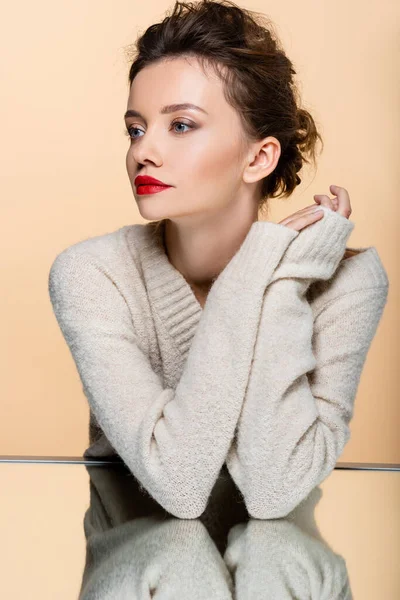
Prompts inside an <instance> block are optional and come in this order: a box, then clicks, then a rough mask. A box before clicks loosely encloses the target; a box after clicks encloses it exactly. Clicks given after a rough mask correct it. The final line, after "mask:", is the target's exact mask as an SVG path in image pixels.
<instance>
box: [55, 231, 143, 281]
mask: <svg viewBox="0 0 400 600" xmlns="http://www.w3.org/2000/svg"><path fill="white" fill-rule="evenodd" d="M144 227H145V226H144V225H141V224H133V225H124V226H123V227H120V228H118V229H116V230H115V231H111V232H108V233H105V234H102V235H97V236H91V237H88V238H85V239H83V240H80V241H78V242H75V243H74V244H71V245H70V246H68V247H67V248H65V249H64V250H62V251H61V252H59V253H58V254H57V255H56V256H55V258H54V259H53V262H52V264H51V266H50V272H49V277H50V278H52V277H54V276H55V275H56V274H62V273H63V272H65V271H69V270H71V268H74V267H76V268H81V269H85V268H86V269H90V268H91V265H93V266H97V267H100V268H103V269H104V271H105V274H106V273H107V272H108V271H109V272H114V273H121V274H122V273H123V272H124V271H125V270H126V269H129V268H130V267H131V268H132V266H133V265H135V263H137V262H138V252H139V248H140V239H141V238H142V237H143V235H144V232H143V230H144Z"/></svg>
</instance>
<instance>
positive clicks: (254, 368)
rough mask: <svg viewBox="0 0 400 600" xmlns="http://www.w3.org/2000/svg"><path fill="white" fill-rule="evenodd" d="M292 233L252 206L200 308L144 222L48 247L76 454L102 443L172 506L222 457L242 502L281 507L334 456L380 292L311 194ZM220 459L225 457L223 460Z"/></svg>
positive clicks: (345, 230)
mask: <svg viewBox="0 0 400 600" xmlns="http://www.w3.org/2000/svg"><path fill="white" fill-rule="evenodd" d="M323 210H324V217H323V218H322V219H321V220H319V221H317V222H316V223H314V224H312V225H310V226H308V227H307V228H305V229H303V230H302V231H300V232H297V231H294V230H292V229H290V228H288V227H286V226H283V225H280V224H276V223H271V222H263V221H257V222H255V223H253V224H252V226H251V228H250V230H249V232H248V234H247V237H246V238H245V240H244V241H243V243H242V245H241V247H240V248H239V250H238V251H237V252H236V254H235V255H234V256H233V258H232V259H231V261H230V262H229V263H228V264H227V265H226V267H225V269H224V270H223V271H222V273H221V274H220V275H219V277H218V278H217V279H216V281H215V283H214V284H213V286H212V288H211V290H210V292H209V294H208V297H207V301H206V304H205V306H204V309H202V307H201V306H200V304H199V302H198V301H197V299H196V297H195V296H194V294H193V292H192V290H191V288H190V286H189V284H188V283H187V281H186V280H185V279H184V277H183V276H182V275H181V274H180V273H179V272H178V271H177V270H176V269H175V268H174V267H173V266H172V264H171V263H170V262H169V260H168V257H167V256H166V253H165V250H164V247H163V244H162V232H163V228H162V227H160V228H156V226H155V223H148V224H146V225H129V226H125V227H122V228H120V229H118V230H117V231H115V232H111V233H108V234H105V235H102V236H97V237H94V238H89V239H87V240H84V241H81V242H78V243H77V244H74V245H73V246H70V247H69V248H67V249H66V250H64V251H63V252H61V254H59V255H58V256H57V257H56V259H55V261H54V263H53V265H52V267H51V270H50V274H49V293H50V298H51V301H52V305H53V309H54V313H55V315H56V318H57V321H58V323H59V326H60V328H61V331H62V333H63V335H64V338H65V340H66V342H67V344H68V346H69V348H70V351H71V353H72V356H73V359H74V361H75V364H76V367H77V370H78V372H79V375H80V378H81V381H82V384H83V391H84V393H85V395H86V397H87V399H88V402H89V405H90V410H91V428H90V447H89V448H88V450H87V452H86V453H85V455H86V456H99V455H104V454H109V453H112V452H114V453H117V454H118V455H119V456H120V457H121V458H122V460H123V461H124V462H125V464H126V465H127V466H128V468H129V469H130V471H131V472H132V473H133V474H134V475H135V477H136V478H137V479H138V481H139V482H141V484H142V486H143V488H144V489H145V490H146V491H147V492H148V493H149V494H150V495H151V496H152V497H153V498H154V499H155V500H156V501H157V502H158V503H159V504H160V505H161V506H163V507H164V508H165V509H166V510H167V511H168V512H170V513H171V514H172V515H174V516H177V517H180V518H195V517H198V516H199V515H201V514H202V513H203V511H204V510H205V507H206V505H207V503H208V501H209V499H210V496H211V494H212V493H213V490H214V486H215V485H216V482H217V481H218V478H219V475H220V473H221V469H222V468H223V467H224V465H225V464H226V466H227V468H228V469H229V472H230V475H231V476H232V478H233V479H234V481H235V483H236V485H237V486H238V488H239V489H240V491H241V493H242V494H243V497H244V499H245V501H246V506H247V509H248V510H249V512H250V514H251V515H252V516H254V517H257V518H262V519H267V518H275V517H281V516H283V515H285V514H287V513H288V512H289V511H290V510H291V509H292V508H293V507H294V506H295V505H296V503H298V502H300V501H301V500H302V499H303V498H304V497H305V496H307V494H308V493H309V492H310V490H311V489H312V488H313V487H314V486H316V485H317V484H318V483H320V482H321V481H322V479H323V478H325V477H326V476H327V475H328V474H329V472H330V471H331V470H332V469H333V468H334V466H335V462H336V460H337V458H338V457H339V455H340V453H341V451H342V449H343V446H344V444H345V442H346V441H347V440H348V437H349V428H348V424H349V420H350V418H351V416H352V414H353V403H354V398H355V394H356V391H357V385H358V382H359V378H360V374H361V371H362V367H363V364H364V362H365V358H366V354H367V351H368V349H369V346H370V344H371V341H372V339H373V337H374V335H375V332H376V329H377V326H378V323H379V320H380V318H381V314H382V312H383V308H384V305H385V303H386V298H387V292H388V278H387V274H386V271H385V269H384V267H383V265H382V262H381V260H380V258H379V256H378V253H377V251H376V249H375V248H374V247H368V248H360V249H358V250H361V253H360V254H358V255H356V256H353V257H351V258H347V259H346V260H344V261H342V262H341V259H342V257H343V254H344V251H345V248H346V242H347V239H348V237H349V235H350V233H351V231H352V229H353V228H354V223H353V222H351V221H349V220H347V219H345V218H344V217H342V216H341V215H338V214H337V213H335V212H334V211H331V210H330V209H327V208H325V207H323ZM225 461H226V463H225Z"/></svg>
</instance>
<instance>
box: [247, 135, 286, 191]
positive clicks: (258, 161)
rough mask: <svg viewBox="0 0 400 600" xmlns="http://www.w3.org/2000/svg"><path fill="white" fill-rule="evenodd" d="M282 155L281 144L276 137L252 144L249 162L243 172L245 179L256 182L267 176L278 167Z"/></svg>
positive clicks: (248, 181)
mask: <svg viewBox="0 0 400 600" xmlns="http://www.w3.org/2000/svg"><path fill="white" fill-rule="evenodd" d="M280 155H281V145H280V143H279V141H278V140H277V139H276V138H274V137H271V136H269V137H267V138H264V139H263V140H261V141H258V142H256V143H254V144H252V145H251V146H250V149H249V151H248V164H247V166H246V167H245V169H244V172H243V180H244V181H246V182H247V183H254V182H256V181H260V180H261V179H264V177H267V176H268V175H269V174H270V173H272V171H273V170H274V169H275V168H276V165H277V164H278V161H279V158H280Z"/></svg>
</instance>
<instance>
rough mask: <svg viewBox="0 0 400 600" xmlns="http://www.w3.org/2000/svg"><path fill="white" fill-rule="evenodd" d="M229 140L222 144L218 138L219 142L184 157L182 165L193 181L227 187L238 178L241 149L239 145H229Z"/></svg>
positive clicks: (195, 150)
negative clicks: (210, 182)
mask: <svg viewBox="0 0 400 600" xmlns="http://www.w3.org/2000/svg"><path fill="white" fill-rule="evenodd" d="M225 137H226V136H225ZM228 140H229V138H228ZM228 140H227V139H225V140H224V143H221V138H218V141H217V142H215V143H212V144H208V145H207V146H205V147H202V148H199V147H197V148H192V149H191V151H190V152H187V153H186V154H185V155H184V156H183V157H182V163H181V164H182V165H185V172H186V173H190V174H191V178H192V181H193V180H196V181H197V183H201V182H203V183H205V184H207V183H208V182H209V181H210V180H211V181H212V182H213V184H214V185H218V184H219V183H221V184H222V185H226V183H227V182H230V181H232V178H234V179H235V178H236V177H237V175H238V173H239V169H240V147H239V144H238V143H236V144H235V143H229V142H228ZM227 142H228V143H227Z"/></svg>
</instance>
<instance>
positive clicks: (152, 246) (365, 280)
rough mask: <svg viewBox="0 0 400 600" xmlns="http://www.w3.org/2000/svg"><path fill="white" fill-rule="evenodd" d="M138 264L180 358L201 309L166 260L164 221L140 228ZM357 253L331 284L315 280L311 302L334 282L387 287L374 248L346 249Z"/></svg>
mask: <svg viewBox="0 0 400 600" xmlns="http://www.w3.org/2000/svg"><path fill="white" fill-rule="evenodd" d="M139 228H140V231H141V233H142V237H141V252H140V257H141V262H142V269H143V276H144V280H145V285H146V288H147V293H148V296H149V300H150V303H151V305H152V308H153V310H154V312H155V313H157V315H158V317H159V319H160V320H161V322H162V323H163V325H164V326H165V327H166V329H167V330H168V332H169V334H170V336H171V337H172V339H173V340H174V341H175V344H176V345H177V347H178V349H179V350H180V352H181V354H182V355H183V356H186V355H187V353H188V352H189V349H190V346H191V343H192V339H193V336H194V334H195V332H196V328H197V325H198V323H199V321H200V318H201V315H202V312H203V310H204V309H203V307H202V306H201V304H200V303H199V301H198V300H197V298H196V296H195V295H194V292H193V290H192V288H191V287H190V285H189V283H188V282H187V281H186V279H185V278H184V277H183V275H182V274H181V273H180V272H179V271H178V270H177V269H176V268H175V267H174V266H173V264H172V263H171V262H170V261H169V259H168V256H167V253H166V250H165V246H164V231H165V219H163V220H161V221H153V222H149V223H146V224H145V225H141V226H139ZM348 248H350V249H351V250H357V251H358V252H359V253H358V254H356V255H355V256H351V257H350V258H346V259H345V260H343V261H341V263H340V264H339V267H338V269H337V271H336V273H335V276H334V277H333V278H332V281H331V280H330V281H328V282H327V281H316V282H315V283H314V284H313V286H314V290H313V294H312V295H311V297H310V298H311V299H312V302H313V303H316V304H317V305H318V304H319V303H322V302H323V301H326V299H327V296H328V295H329V292H328V294H326V293H325V294H322V292H326V290H327V288H329V287H330V284H331V283H333V280H335V285H334V288H335V294H336V295H340V294H344V293H347V292H350V291H353V290H356V289H360V288H363V287H381V286H385V285H387V275H386V271H385V269H384V268H383V265H382V262H381V260H380V257H379V254H378V252H377V249H376V248H375V247H374V246H368V247H348Z"/></svg>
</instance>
